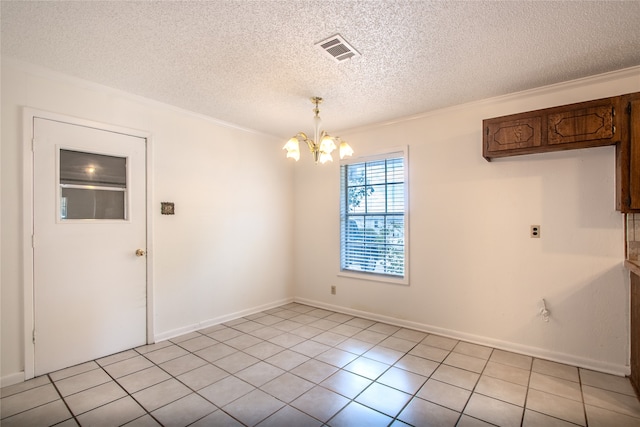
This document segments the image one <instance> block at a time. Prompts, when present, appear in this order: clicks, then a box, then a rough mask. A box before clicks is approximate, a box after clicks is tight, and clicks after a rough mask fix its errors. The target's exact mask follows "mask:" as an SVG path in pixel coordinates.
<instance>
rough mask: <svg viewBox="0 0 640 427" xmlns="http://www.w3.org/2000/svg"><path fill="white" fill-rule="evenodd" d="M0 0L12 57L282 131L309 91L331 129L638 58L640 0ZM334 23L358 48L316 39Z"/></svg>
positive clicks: (302, 118)
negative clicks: (342, 48)
mask: <svg viewBox="0 0 640 427" xmlns="http://www.w3.org/2000/svg"><path fill="white" fill-rule="evenodd" d="M0 7H1V9H0V13H1V25H2V44H1V48H2V54H3V55H7V56H9V57H13V58H16V59H20V60H24V61H27V62H31V63H35V64H38V65H42V66H45V67H48V68H51V69H53V70H56V71H60V72H63V73H66V74H70V75H73V76H77V77H80V78H83V79H87V80H90V81H94V82H98V83H101V84H104V85H107V86H110V87H113V88H117V89H121V90H124V91H127V92H130V93H134V94H137V95H141V96H144V97H147V98H151V99H154V100H158V101H161V102H165V103H168V104H172V105H175V106H178V107H181V108H184V109H187V110H191V111H194V112H198V113H201V114H205V115H208V116H211V117H213V118H216V119H219V120H223V121H226V122H230V123H233V124H236V125H240V126H243V127H246V128H249V129H254V130H258V131H261V132H265V133H268V134H272V135H277V136H279V137H282V138H285V137H289V136H291V135H292V134H293V133H295V132H297V131H308V130H309V128H310V127H311V118H312V115H313V113H312V111H311V110H312V104H311V103H310V101H309V98H310V97H311V96H314V95H318V96H322V97H323V98H324V99H325V102H324V104H323V105H322V107H321V111H322V112H321V116H322V118H323V122H324V124H325V127H326V129H327V130H328V131H330V132H332V133H335V132H334V131H335V130H340V129H347V128H353V127H359V126H363V125H367V124H371V123H377V122H382V121H388V120H393V119H396V118H400V117H404V116H408V115H413V114H418V113H422V112H426V111H429V110H433V109H437V108H442V107H446V106H451V105H456V104H461V103H465V102H469V101H473V100H478V99H483V98H488V97H493V96H498V95H502V94H506V93H510V92H515V91H520V90H525V89H529V88H534V87H539V86H543V85H547V84H551V83H556V82H561V81H566V80H571V79H575V78H579V77H584V76H589V75H594V74H599V73H603V72H606V71H611V70H617V69H621V68H626V67H630V66H635V65H639V64H640V27H639V26H638V23H639V22H640V1H626V2H612V1H566V2H565V1H545V2H537V1H532V2H530V1H526V2H525V1H516V2H503V1H500V2H492V1H468V2H460V1H419V0H414V1H402V0H399V1H380V0H369V1H329V0H323V1H299V0H285V1H243V0H228V1H224V0H216V1H180V2H154V1H151V2H149V1H145V2H120V1H117V2H116V1H114V2H101V1H75V2H66V1H46V2H35V1H5V0H2V2H1V3H0ZM336 33H338V34H340V35H342V37H344V38H345V39H346V40H347V41H348V42H349V43H350V44H351V45H352V46H353V47H354V48H355V49H357V50H358V51H359V52H360V53H361V55H362V56H360V57H357V58H354V59H352V60H350V61H346V62H344V63H336V62H335V61H333V60H332V59H331V58H329V57H328V56H326V54H325V53H323V52H321V51H320V50H319V49H318V48H316V47H314V44H315V43H317V42H319V41H321V40H324V39H326V38H327V37H329V36H332V35H334V34H336ZM306 126H307V127H306ZM305 127H306V128H305Z"/></svg>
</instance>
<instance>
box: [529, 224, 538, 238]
mask: <svg viewBox="0 0 640 427" xmlns="http://www.w3.org/2000/svg"><path fill="white" fill-rule="evenodd" d="M530 237H531V238H532V239H539V238H540V226H539V225H532V226H531V232H530Z"/></svg>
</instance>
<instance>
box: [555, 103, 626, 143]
mask: <svg viewBox="0 0 640 427" xmlns="http://www.w3.org/2000/svg"><path fill="white" fill-rule="evenodd" d="M612 112H613V109H612V107H611V106H610V105H607V106H602V107H595V108H585V109H579V110H571V111H566V112H562V113H556V114H549V118H548V123H549V134H548V141H549V144H566V143H570V142H578V141H593V140H601V139H611V138H613V134H614V129H613V114H612Z"/></svg>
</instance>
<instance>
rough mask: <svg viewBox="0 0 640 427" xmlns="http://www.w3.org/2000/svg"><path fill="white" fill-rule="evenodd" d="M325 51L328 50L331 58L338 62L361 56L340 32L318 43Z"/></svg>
mask: <svg viewBox="0 0 640 427" xmlns="http://www.w3.org/2000/svg"><path fill="white" fill-rule="evenodd" d="M316 46H318V47H319V48H320V49H322V50H323V51H325V52H327V54H328V55H329V56H331V58H333V59H334V60H335V61H336V62H342V61H345V60H347V59H351V58H354V57H357V56H360V54H359V53H358V51H357V50H355V49H354V48H353V47H352V46H351V45H350V44H349V43H347V41H346V40H345V39H343V38H342V36H341V35H340V34H336V35H335V36H331V37H329V38H328V39H326V40H322V41H321V42H318V43H316Z"/></svg>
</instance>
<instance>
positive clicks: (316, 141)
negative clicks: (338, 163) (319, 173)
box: [282, 96, 353, 164]
mask: <svg viewBox="0 0 640 427" xmlns="http://www.w3.org/2000/svg"><path fill="white" fill-rule="evenodd" d="M311 102H312V103H313V104H315V106H316V107H315V108H314V109H313V112H314V113H315V117H314V118H313V123H314V134H313V139H309V137H308V136H307V135H306V134H305V133H304V132H298V133H297V134H296V135H295V136H294V137H293V138H291V139H290V140H289V141H288V142H287V143H286V144H285V146H284V147H282V149H283V150H287V158H292V159H295V161H296V162H297V161H298V160H300V142H304V143H306V144H307V146H308V147H309V150H310V151H311V154H312V155H313V160H314V161H315V163H316V164H318V162H320V163H326V162H328V161H329V162H332V161H333V157H332V156H331V152H332V151H333V150H335V149H336V148H337V147H338V146H339V147H340V158H341V159H343V158H344V157H345V156H351V155H352V154H353V149H352V148H351V147H350V146H349V144H347V143H346V142H344V141H343V140H341V139H340V137H333V136H331V135H329V134H328V133H327V132H326V131H324V130H322V131H321V130H320V125H321V123H322V120H320V109H319V108H318V105H320V104H321V103H322V98H320V97H318V96H314V97H313V98H311ZM336 144H338V145H337V146H336Z"/></svg>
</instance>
